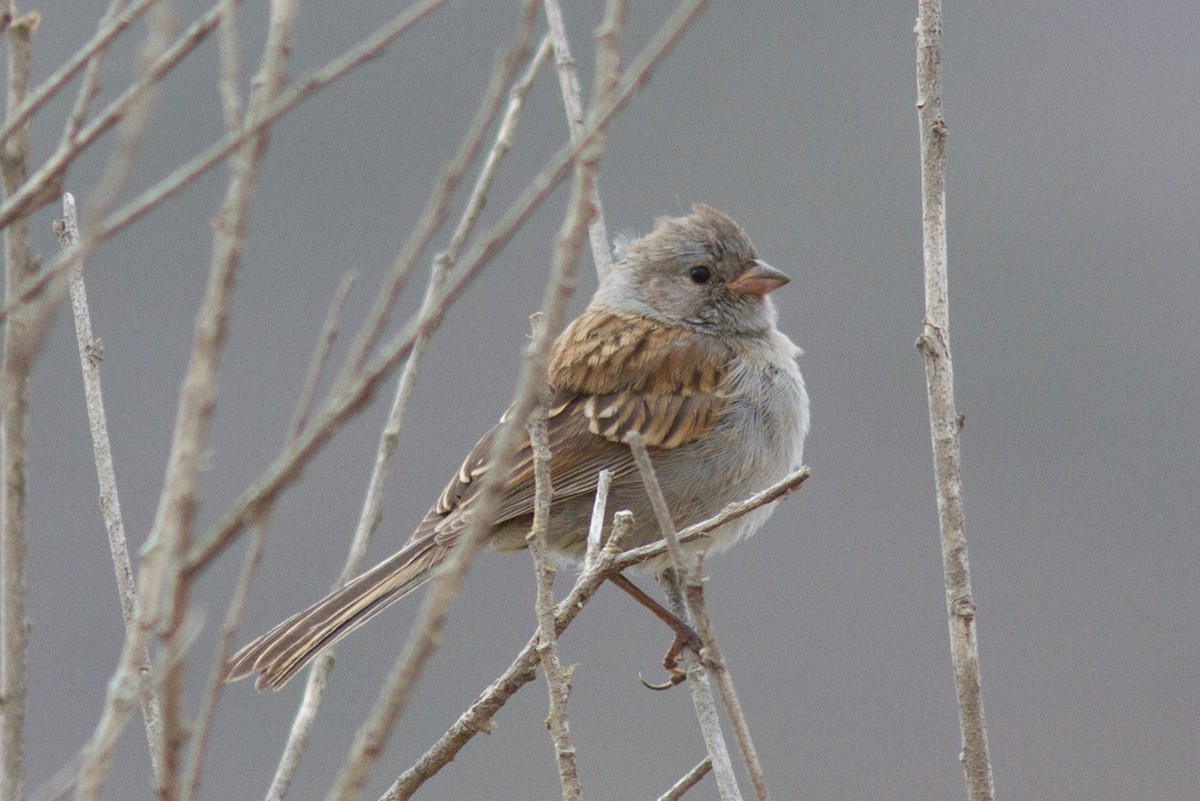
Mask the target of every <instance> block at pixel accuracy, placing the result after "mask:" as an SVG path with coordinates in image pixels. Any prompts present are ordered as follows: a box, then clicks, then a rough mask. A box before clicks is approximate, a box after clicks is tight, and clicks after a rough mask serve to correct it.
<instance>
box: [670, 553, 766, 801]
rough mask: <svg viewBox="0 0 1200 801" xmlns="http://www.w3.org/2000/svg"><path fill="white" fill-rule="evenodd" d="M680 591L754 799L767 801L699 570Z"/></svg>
mask: <svg viewBox="0 0 1200 801" xmlns="http://www.w3.org/2000/svg"><path fill="white" fill-rule="evenodd" d="M697 568H699V565H697ZM683 590H684V594H685V596H686V598H687V605H688V610H689V611H690V612H691V614H692V623H693V624H694V625H695V626H696V633H697V634H699V635H700V642H702V643H704V647H703V648H702V649H701V651H700V658H701V660H702V661H703V662H704V667H705V668H707V669H708V673H709V675H710V676H712V679H713V682H714V683H715V684H716V685H717V692H718V693H719V694H720V696H721V703H722V705H724V707H725V713H726V714H727V715H728V716H729V724H730V725H731V726H732V727H733V736H734V739H736V740H737V744H738V750H739V751H740V752H741V754H742V762H743V764H745V766H746V773H747V775H749V777H750V785H751V786H752V787H753V788H754V795H755V797H756V798H758V801H768V799H770V797H771V795H770V793H769V792H767V780H766V776H764V774H763V768H762V763H761V762H760V761H759V759H758V751H757V749H755V747H754V741H753V740H752V739H751V738H750V724H749V723H748V722H747V721H746V713H745V712H744V711H743V710H742V705H741V703H740V702H739V701H738V697H737V690H735V689H734V686H733V677H732V676H731V675H730V674H729V667H728V665H727V664H726V662H725V657H724V656H723V655H722V653H721V649H720V647H719V645H718V644H717V628H716V626H714V625H713V621H712V618H711V617H710V616H709V614H708V606H707V605H706V604H705V602H704V581H703V579H702V578H701V576H700V571H699V569H697V571H696V575H695V576H694V577H693V578H690V579H689V580H688V581H687V582H685V583H684V587H683Z"/></svg>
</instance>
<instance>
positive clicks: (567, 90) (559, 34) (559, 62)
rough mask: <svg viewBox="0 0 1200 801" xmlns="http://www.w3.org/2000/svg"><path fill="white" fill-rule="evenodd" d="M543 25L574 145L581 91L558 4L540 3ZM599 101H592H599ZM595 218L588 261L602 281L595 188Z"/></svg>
mask: <svg viewBox="0 0 1200 801" xmlns="http://www.w3.org/2000/svg"><path fill="white" fill-rule="evenodd" d="M543 6H544V8H545V13H546V24H547V26H548V27H549V29H550V32H549V34H548V35H549V37H550V42H551V44H552V45H553V46H554V67H555V70H556V71H557V72H558V85H559V89H560V91H561V92H562V99H563V110H564V111H566V113H567V129H568V131H569V132H570V136H571V144H578V143H579V140H580V138H582V136H583V132H584V126H583V90H582V89H580V87H579V74H578V73H577V72H576V70H575V59H574V57H573V56H572V55H571V44H570V41H569V40H568V39H567V28H566V25H565V23H564V22H563V16H562V7H561V6H560V5H559V3H558V0H544V2H543ZM599 99H600V98H599V97H597V98H596V100H597V101H599ZM590 200H591V204H592V208H593V209H595V215H596V216H595V217H593V218H592V221H591V225H590V227H589V228H588V237H589V239H590V240H591V244H592V259H593V262H594V263H595V265H596V275H598V276H599V277H600V278H604V276H606V275H607V274H608V271H609V270H610V269H611V268H612V254H611V253H610V252H609V244H608V231H607V229H606V228H605V226H604V207H603V206H602V205H601V204H600V187H599V184H597V185H596V186H594V187H593V188H592V196H591V198H590Z"/></svg>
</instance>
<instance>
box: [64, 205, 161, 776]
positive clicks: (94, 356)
mask: <svg viewBox="0 0 1200 801" xmlns="http://www.w3.org/2000/svg"><path fill="white" fill-rule="evenodd" d="M59 242H60V243H61V245H62V247H63V248H73V247H76V246H78V244H79V224H78V220H77V216H76V212H75V198H74V197H72V196H71V195H70V194H66V195H63V219H62V224H61V229H60V232H59ZM71 311H72V312H73V316H74V318H75V340H76V344H77V345H78V347H79V363H80V367H81V368H82V370H83V390H84V397H85V399H86V402H87V412H88V424H89V428H90V429H91V432H92V454H93V456H94V457H95V460H96V477H97V479H98V480H99V483H100V514H101V516H102V517H103V518H104V528H105V530H106V531H107V532H108V549H109V552H110V553H111V554H112V561H113V570H114V571H115V572H116V577H117V594H118V596H119V597H120V600H121V615H122V616H123V617H124V619H125V626H126V627H127V628H128V627H130V626H132V625H134V622H133V618H134V611H135V609H136V607H137V584H136V582H135V580H134V575H133V566H132V565H131V563H130V561H129V547H128V545H127V544H126V540H125V522H124V519H123V518H122V516H121V500H120V496H119V495H118V493H117V474H116V468H115V467H114V465H113V459H112V448H111V446H110V445H109V441H108V421H107V416H106V414H105V411H104V395H103V393H102V392H101V387H100V362H101V360H102V359H103V358H104V343H103V342H102V341H101V340H99V339H98V338H96V337H95V336H94V335H93V334H92V319H91V314H90V312H89V311H88V300H87V287H86V286H85V285H84V282H83V271H82V269H77V270H76V271H75V274H74V275H73V276H72V277H71ZM141 672H142V674H143V675H144V676H146V677H149V673H150V654H149V652H148V651H147V650H146V649H145V648H143V649H142V653H141ZM140 702H141V706H142V719H143V720H144V721H145V724H146V740H147V741H148V742H149V744H150V765H151V768H152V770H153V773H154V775H158V772H159V765H158V756H157V743H158V740H159V737H160V736H161V731H162V728H161V727H162V722H161V720H160V717H159V715H160V713H159V704H158V698H157V696H155V695H154V694H153V693H147V694H145V695H143V696H142V697H141V698H140Z"/></svg>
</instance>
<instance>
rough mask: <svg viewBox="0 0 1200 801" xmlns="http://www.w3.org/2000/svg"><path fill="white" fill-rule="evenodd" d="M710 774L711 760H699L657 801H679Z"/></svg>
mask: <svg viewBox="0 0 1200 801" xmlns="http://www.w3.org/2000/svg"><path fill="white" fill-rule="evenodd" d="M711 772H712V760H711V759H710V758H708V757H705V758H704V759H702V760H700V762H699V764H697V765H696V767H694V768H692V769H691V770H689V771H688V772H687V773H685V774H683V775H682V776H681V777H679V781H677V782H675V783H674V784H672V785H671V787H670V788H669V789H668V790H667V791H666V792H665V793H663V794H662V795H660V796H659V797H658V801H679V799H680V798H683V794H684V793H686V792H687V791H688V790H690V789H692V788H693V787H695V786H696V785H697V784H699V783H700V780H701V779H703V778H704V777H705V776H707V775H708V774H709V773H711Z"/></svg>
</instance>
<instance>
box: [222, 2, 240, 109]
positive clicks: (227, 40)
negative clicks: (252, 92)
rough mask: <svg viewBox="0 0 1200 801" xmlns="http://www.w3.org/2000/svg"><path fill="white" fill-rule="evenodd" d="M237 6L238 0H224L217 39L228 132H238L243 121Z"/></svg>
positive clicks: (223, 103)
mask: <svg viewBox="0 0 1200 801" xmlns="http://www.w3.org/2000/svg"><path fill="white" fill-rule="evenodd" d="M237 6H238V0H224V3H223V4H222V7H221V22H220V25H219V28H218V33H219V36H218V37H217V43H218V46H219V52H220V54H221V77H220V79H219V80H218V81H217V90H218V91H219V92H220V93H221V116H222V117H223V118H224V120H225V130H226V131H236V130H237V128H238V125H239V124H240V123H241V121H242V98H241V94H240V93H239V92H238V81H239V80H240V75H241V71H242V68H241V63H240V60H239V58H238V49H237V48H238V40H237Z"/></svg>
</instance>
